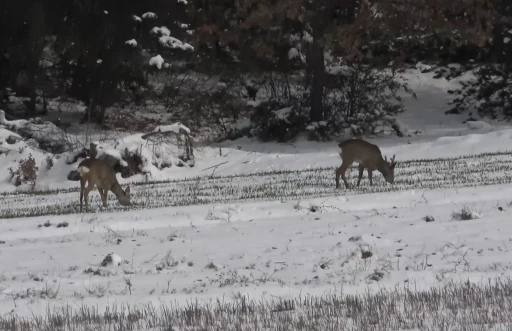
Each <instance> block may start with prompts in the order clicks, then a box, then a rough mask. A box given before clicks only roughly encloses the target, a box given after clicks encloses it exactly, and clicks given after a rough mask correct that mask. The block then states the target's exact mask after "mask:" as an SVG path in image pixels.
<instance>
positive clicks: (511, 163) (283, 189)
mask: <svg viewBox="0 0 512 331" xmlns="http://www.w3.org/2000/svg"><path fill="white" fill-rule="evenodd" d="M476 161H478V162H476ZM454 169H457V171H454ZM395 171H396V175H395V182H394V185H385V184H384V183H383V179H382V178H381V177H377V178H375V183H374V186H369V185H368V183H367V182H363V183H362V184H361V186H360V187H355V185H354V188H353V189H352V190H350V191H344V193H343V194H345V195H352V194H365V193H379V192H393V191H403V190H411V189H415V190H420V189H442V188H460V187H476V186H487V185H498V184H508V183H511V182H512V177H510V176H508V175H507V173H508V172H510V171H512V152H500V153H487V154H479V155H472V156H465V157H459V158H443V159H429V160H412V161H404V162H399V163H398V164H397V168H396V170H395ZM299 173H300V176H298V174H299ZM425 173H428V177H423V174H425ZM333 174H334V168H317V169H307V170H282V171H268V172H260V173H254V174H243V175H230V176H218V175H215V176H205V177H196V178H190V179H184V180H173V181H161V182H141V183H132V184H130V185H131V186H132V187H134V188H135V189H134V190H133V192H132V194H131V195H132V198H131V200H132V202H133V205H132V206H131V207H123V206H120V205H118V204H112V205H109V207H108V208H105V209H103V210H100V208H99V206H100V205H101V202H100V197H99V195H98V194H91V196H90V199H91V200H92V201H91V207H92V208H91V210H92V211H93V212H105V211H112V210H130V209H146V208H159V207H168V206H190V205H204V204H212V203H232V202H238V201H261V200H296V201H300V200H302V199H307V198H313V197H324V196H330V195H333V194H336V193H335V185H334V181H333ZM348 177H349V180H356V178H357V169H356V168H355V167H352V168H351V169H349V173H348ZM190 184H194V185H190ZM75 192H77V189H72V190H52V191H34V192H27V193H24V194H23V195H20V194H17V193H15V194H9V193H5V194H3V199H2V200H0V207H1V210H0V217H1V218H16V217H34V216H44V215H64V214H73V213H77V212H78V210H79V209H78V201H77V200H78V199H77V195H78V194H76V193H75ZM56 194H58V195H59V199H58V200H57V199H56V200H55V201H54V202H53V204H49V203H48V197H47V196H48V195H56ZM27 197H30V199H31V202H32V203H31V205H30V206H26V204H22V205H20V206H19V207H15V208H13V207H10V206H12V205H13V203H14V202H18V201H20V200H21V199H23V200H24V201H26V199H27ZM42 201H45V204H42V203H39V202H42ZM315 210H316V209H315ZM310 211H312V210H310ZM212 215H213V214H212ZM229 216H232V215H231V214H229ZM226 220H227V219H226Z"/></svg>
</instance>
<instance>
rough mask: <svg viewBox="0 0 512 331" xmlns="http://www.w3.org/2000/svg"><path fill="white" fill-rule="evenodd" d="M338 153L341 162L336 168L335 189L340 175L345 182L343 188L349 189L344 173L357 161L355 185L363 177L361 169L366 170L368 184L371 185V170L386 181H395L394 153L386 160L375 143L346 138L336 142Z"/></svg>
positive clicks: (338, 183) (338, 184)
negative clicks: (357, 174)
mask: <svg viewBox="0 0 512 331" xmlns="http://www.w3.org/2000/svg"><path fill="white" fill-rule="evenodd" d="M338 148H339V154H340V156H341V159H342V160H343V163H342V164H341V166H340V167H339V168H338V169H336V189H338V188H339V187H340V176H341V178H342V179H343V182H344V183H345V189H349V185H348V182H347V178H346V177H345V173H346V172H347V169H348V167H350V166H351V165H352V163H354V162H356V163H359V179H358V180H357V186H358V187H359V184H360V183H361V179H362V178H363V171H364V169H366V170H367V171H368V179H369V180H370V186H373V177H372V176H373V171H375V170H378V171H379V172H380V173H381V174H382V175H383V176H384V179H385V180H386V182H388V183H390V184H393V183H394V181H395V166H396V161H395V155H393V158H391V160H389V161H388V159H387V157H384V158H383V157H382V153H381V151H380V148H379V147H378V146H377V145H374V144H372V143H369V142H368V141H365V140H362V139H348V140H345V141H342V142H340V143H339V144H338Z"/></svg>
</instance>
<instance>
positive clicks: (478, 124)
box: [466, 121, 492, 130]
mask: <svg viewBox="0 0 512 331" xmlns="http://www.w3.org/2000/svg"><path fill="white" fill-rule="evenodd" d="M466 125H467V126H468V127H469V128H470V129H471V130H481V129H491V128H492V126H491V125H490V124H489V123H487V122H484V121H467V122H466Z"/></svg>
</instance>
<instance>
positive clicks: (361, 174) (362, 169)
mask: <svg viewBox="0 0 512 331" xmlns="http://www.w3.org/2000/svg"><path fill="white" fill-rule="evenodd" d="M363 171H364V165H362V164H360V165H359V178H358V180H357V186H359V184H360V183H361V179H362V178H363Z"/></svg>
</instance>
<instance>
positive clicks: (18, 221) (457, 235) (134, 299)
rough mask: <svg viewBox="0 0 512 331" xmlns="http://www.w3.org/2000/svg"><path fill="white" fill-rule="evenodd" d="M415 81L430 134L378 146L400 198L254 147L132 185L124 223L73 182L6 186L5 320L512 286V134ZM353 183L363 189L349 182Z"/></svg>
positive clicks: (377, 184)
mask: <svg viewBox="0 0 512 331" xmlns="http://www.w3.org/2000/svg"><path fill="white" fill-rule="evenodd" d="M436 82H437V81H436ZM416 84H417V87H416V91H417V92H418V87H420V88H421V87H423V94H422V93H420V92H421V91H422V90H421V89H420V90H419V92H418V95H419V100H418V101H415V102H416V103H414V102H413V101H408V107H409V108H410V109H411V112H410V113H408V114H407V115H404V116H403V118H402V121H403V122H404V123H405V124H406V125H407V126H408V127H409V128H410V129H413V130H420V129H421V130H422V131H423V132H424V134H422V135H418V136H415V137H410V138H402V139H399V140H396V139H391V138H389V139H382V140H371V141H373V142H376V143H378V144H379V145H380V146H382V148H381V149H382V151H383V153H384V154H385V155H388V157H389V156H392V155H393V154H396V159H397V160H398V161H399V163H398V165H397V168H396V173H395V184H394V185H389V184H386V183H385V182H384V180H383V178H382V176H381V175H380V174H376V175H374V178H375V177H376V178H375V180H374V186H373V187H370V186H369V185H368V181H367V178H366V173H365V178H364V179H363V182H362V185H361V187H359V188H354V189H351V190H349V191H346V190H345V189H344V188H342V189H340V190H335V189H334V169H335V167H336V166H339V165H340V157H339V155H338V154H337V149H336V143H304V142H298V143H294V144H262V143H256V142H254V141H248V140H238V141H235V142H230V143H225V144H222V145H220V146H217V147H208V148H202V149H200V150H198V152H197V154H196V165H195V167H194V168H187V167H182V168H177V167H172V168H169V169H166V170H165V171H162V173H161V174H160V177H159V178H156V179H160V180H161V181H159V182H139V183H137V184H136V185H134V186H133V185H132V189H131V190H132V201H133V202H134V203H135V205H134V207H133V208H131V209H130V210H123V209H122V208H121V207H120V206H119V205H118V204H117V201H116V199H115V197H114V196H113V195H112V194H110V195H109V208H108V209H107V210H105V211H101V210H100V207H99V206H100V199H99V194H98V193H97V192H96V191H93V192H92V193H91V198H92V203H91V205H92V207H93V212H91V213H84V214H79V213H78V212H77V209H76V208H77V204H78V198H79V193H78V182H65V181H62V180H59V179H58V178H57V177H56V176H57V175H58V174H59V175H62V173H63V172H66V171H64V169H59V170H55V171H54V172H52V175H51V176H50V175H48V174H47V175H46V177H45V178H46V179H45V185H42V186H40V187H38V189H39V191H35V192H31V193H23V194H22V193H16V192H13V189H12V187H11V186H9V183H7V181H4V182H3V183H2V186H1V188H2V191H4V192H5V193H4V195H3V196H2V197H1V198H0V217H2V219H0V266H2V267H1V269H0V315H2V316H4V317H5V316H10V314H15V315H18V316H26V317H31V316H34V315H35V316H38V315H41V314H45V312H46V310H47V309H48V308H50V309H53V308H54V307H61V306H69V308H71V309H80V308H81V307H83V306H84V305H86V306H94V307H96V308H97V309H98V311H99V312H100V313H101V312H103V311H105V310H107V309H109V307H112V306H113V305H123V304H129V305H132V307H134V306H139V307H141V306H144V305H147V304H151V305H152V306H153V307H157V308H158V307H159V306H167V305H169V304H173V305H178V306H180V305H181V306H184V305H185V306H186V305H187V304H190V302H193V301H195V300H196V299H197V300H199V302H200V303H201V302H215V300H218V299H219V300H221V301H222V302H240V301H241V300H242V301H243V300H244V298H246V297H249V298H250V299H255V300H263V301H265V302H266V301H270V300H287V299H290V300H293V299H295V298H297V297H301V298H304V297H308V296H321V295H323V296H326V295H339V294H340V293H344V294H361V293H365V292H366V291H370V293H376V292H378V291H379V290H382V289H388V290H392V289H396V288H397V286H398V287H402V288H404V287H406V288H409V289H412V290H415V291H421V290H429V289H430V288H431V287H446V286H449V285H450V284H453V282H466V281H469V282H470V283H476V284H482V283H486V282H488V281H491V280H492V281H494V280H496V279H498V278H500V279H507V278H508V277H510V276H511V275H512V254H510V252H509V249H510V248H511V247H512V225H511V224H510V213H511V211H512V187H511V185H510V184H511V183H512V145H511V141H512V129H510V128H507V127H503V126H498V125H496V124H493V126H492V127H491V126H485V125H481V126H475V125H473V126H467V125H464V124H460V121H461V117H456V118H457V121H458V122H457V121H456V120H455V119H454V117H446V116H444V115H440V114H442V113H443V112H444V110H446V108H447V106H446V105H445V106H442V102H441V101H443V100H444V103H446V98H447V97H446V96H444V94H441V91H443V89H444V88H446V86H444V85H434V82H433V81H427V82H425V81H423V80H420V79H419V78H418V82H416ZM422 96H424V97H425V98H424V99H422ZM443 98H444V99H443ZM414 114H417V116H416V117H414ZM436 116H437V117H436ZM423 120H424V123H423V124H420V122H421V121H423ZM450 121H453V122H450ZM457 123H459V124H457ZM448 131H449V132H450V136H447V134H445V133H446V132H448ZM454 132H457V134H453V133H454ZM429 133H430V134H429ZM9 162H11V161H9ZM66 170H69V169H66ZM57 172H58V173H57ZM52 176H53V177H52ZM349 177H350V180H351V181H352V183H354V182H355V180H356V170H355V169H352V170H351V172H350V174H349ZM52 178H53V179H52ZM120 182H121V184H122V185H123V186H125V185H126V184H127V183H128V182H133V179H129V180H122V179H120ZM47 189H51V191H48V190H47ZM110 253H112V255H110V261H109V262H108V263H107V262H106V263H103V264H104V265H102V261H103V260H104V258H105V257H106V256H107V255H108V254H110ZM354 323H355V322H354ZM508 323H510V321H508ZM404 325H405V324H404ZM495 327H496V325H495ZM148 328H149V327H148ZM418 329H422V328H421V327H418ZM434 329H435V328H434ZM487 329H490V330H492V328H487ZM496 330H497V329H496Z"/></svg>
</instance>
